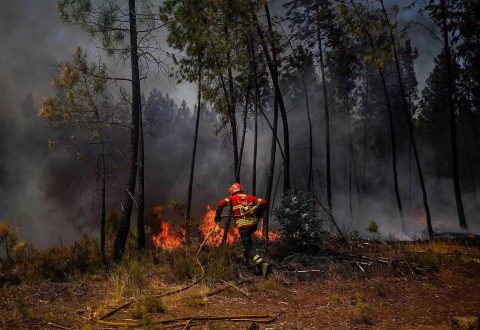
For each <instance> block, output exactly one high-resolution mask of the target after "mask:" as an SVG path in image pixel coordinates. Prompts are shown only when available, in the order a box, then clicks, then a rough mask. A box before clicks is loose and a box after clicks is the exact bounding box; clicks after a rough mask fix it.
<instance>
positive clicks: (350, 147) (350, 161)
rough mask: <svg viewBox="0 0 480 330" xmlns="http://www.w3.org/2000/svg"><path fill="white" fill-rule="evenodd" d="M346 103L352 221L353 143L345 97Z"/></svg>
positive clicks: (350, 121) (349, 194) (349, 195)
mask: <svg viewBox="0 0 480 330" xmlns="http://www.w3.org/2000/svg"><path fill="white" fill-rule="evenodd" d="M345 98H346V99H347V101H346V103H347V104H346V108H347V109H346V110H347V121H348V199H349V206H350V218H351V219H352V220H353V205H352V161H353V159H352V158H353V141H352V120H351V118H350V110H349V108H348V107H349V106H348V95H346V97H345Z"/></svg>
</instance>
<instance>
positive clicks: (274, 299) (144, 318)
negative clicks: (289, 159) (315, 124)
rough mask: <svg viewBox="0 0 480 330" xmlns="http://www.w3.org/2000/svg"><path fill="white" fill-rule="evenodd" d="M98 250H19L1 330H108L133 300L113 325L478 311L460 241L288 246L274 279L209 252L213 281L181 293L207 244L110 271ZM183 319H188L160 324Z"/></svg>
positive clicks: (479, 267) (410, 319)
mask: <svg viewBox="0 0 480 330" xmlns="http://www.w3.org/2000/svg"><path fill="white" fill-rule="evenodd" d="M97 248H98V245H97V244H96V242H95V240H93V239H91V238H89V237H88V236H85V237H82V238H81V239H80V240H79V241H78V242H76V243H74V244H73V245H72V246H69V247H66V246H59V247H55V248H52V249H50V250H48V251H44V252H38V251H34V250H33V248H32V247H29V249H32V250H30V251H29V252H28V254H27V253H25V254H22V255H21V256H22V257H21V258H18V259H15V258H16V256H15V255H14V256H13V257H12V259H13V261H14V262H13V263H9V264H8V265H3V266H2V267H3V268H2V273H3V275H2V276H3V277H4V278H6V279H7V278H9V277H10V278H12V277H13V276H16V278H17V279H18V281H16V282H13V281H9V280H6V281H4V283H3V284H2V289H1V290H0V310H1V312H0V313H1V314H2V315H1V319H0V320H1V321H0V322H1V323H0V327H1V328H12V329H15V328H28V327H33V328H48V327H55V325H58V326H62V327H66V328H82V327H85V328H88V327H90V328H98V327H100V325H99V324H97V323H95V320H98V319H99V318H100V317H101V316H102V315H105V314H106V313H108V312H109V311H112V310H113V309H114V308H116V307H118V306H121V305H122V304H125V302H129V301H136V303H134V304H131V305H129V306H128V307H126V308H124V309H122V310H119V311H118V313H115V315H112V316H111V317H109V318H108V320H109V322H119V324H118V326H125V322H127V323H128V322H130V325H131V326H135V327H140V328H142V327H143V328H148V329H156V328H161V327H164V326H166V325H169V326H173V328H175V326H177V328H179V329H182V328H183V327H185V326H200V325H202V326H209V327H210V328H215V327H217V328H222V329H223V328H232V329H237V328H238V329H243V328H245V327H246V326H247V324H248V322H250V321H251V320H252V319H254V317H250V318H248V317H244V318H240V316H239V315H240V314H242V315H247V314H248V315H267V316H277V315H278V317H276V318H275V319H273V318H272V319H271V320H270V318H268V317H266V318H261V319H259V320H258V321H259V322H263V321H265V320H269V321H270V322H273V323H271V324H269V325H268V327H269V328H272V329H273V328H277V329H284V328H291V329H295V328H299V329H300V328H301V329H316V328H318V326H319V325H322V327H323V328H327V329H329V328H332V329H333V328H338V327H344V328H350V327H360V328H362V327H367V328H368V327H376V328H389V327H399V328H402V327H403V326H407V325H409V327H405V328H422V327H424V326H438V327H439V328H441V327H443V326H447V325H448V324H449V322H450V319H451V318H452V317H454V316H459V315H460V314H462V315H463V314H465V315H467V316H468V315H478V314H480V310H479V308H480V303H478V299H477V298H478V297H476V294H475V292H479V290H480V285H479V282H480V281H479V279H480V251H479V249H478V248H476V247H474V246H466V245H464V244H462V243H459V242H455V241H445V240H444V241H432V242H408V243H406V242H401V243H400V242H397V243H386V242H381V241H378V240H377V241H366V240H358V239H356V240H348V241H345V240H339V239H331V240H329V241H327V242H325V244H324V246H323V247H322V248H321V249H319V250H318V251H310V252H309V253H304V252H302V251H298V250H295V249H294V248H290V247H288V246H286V245H285V244H284V243H282V242H278V243H274V244H272V245H271V246H270V247H269V252H270V259H271V260H272V261H273V262H274V263H275V265H276V269H275V272H274V274H273V275H272V276H271V277H270V278H267V279H262V278H260V277H258V276H255V275H254V274H253V273H252V271H251V270H250V269H248V268H247V267H245V266H243V261H242V257H241V250H240V247H239V246H229V247H224V248H209V249H205V250H204V251H202V252H201V253H200V254H199V260H200V261H201V263H202V265H203V266H204V268H205V278H204V279H203V280H202V281H201V282H199V283H198V284H196V285H194V286H192V287H190V288H188V289H187V290H184V291H180V292H178V293H177V294H172V295H168V293H169V292H172V291H175V290H177V291H178V289H179V288H182V287H184V286H185V285H186V284H188V283H191V282H192V281H194V280H195V279H197V278H198V276H199V274H200V269H199V266H198V264H197V263H196V262H195V258H194V255H195V253H196V250H197V248H198V247H197V246H192V247H187V248H181V249H177V250H173V251H159V250H150V251H148V252H147V254H146V255H144V256H142V257H139V256H137V255H135V253H134V252H133V251H131V252H130V253H128V254H127V257H126V258H125V260H124V262H123V263H122V264H120V265H104V264H102V262H101V258H99V256H98V252H97V251H98V250H97ZM19 255H20V254H19ZM9 274H13V275H9ZM475 299H477V300H476V301H475ZM395 308H402V310H403V311H404V312H402V315H398V313H396V312H395ZM313 312H315V313H316V314H314V315H316V317H315V318H311V317H310V316H308V315H310V314H311V313H313ZM200 315H203V316H205V317H206V316H209V317H210V318H203V319H198V317H199V316H200ZM219 315H220V316H222V317H227V316H228V315H230V316H232V315H234V316H235V315H237V316H236V317H237V318H236V319H234V320H235V322H233V321H232V320H228V319H218V316H219ZM189 317H190V318H189ZM215 317H217V318H215ZM173 319H182V320H179V321H175V322H176V323H174V322H173V321H172V323H169V324H166V323H159V322H160V321H162V320H163V321H165V320H167V321H168V320H173ZM242 320H243V321H242ZM163 321H162V322H163ZM188 322H190V323H189V324H187V323H188ZM52 324H53V325H52ZM105 326H110V327H114V326H115V325H114V324H113V323H112V324H110V325H105ZM434 328H435V327H434Z"/></svg>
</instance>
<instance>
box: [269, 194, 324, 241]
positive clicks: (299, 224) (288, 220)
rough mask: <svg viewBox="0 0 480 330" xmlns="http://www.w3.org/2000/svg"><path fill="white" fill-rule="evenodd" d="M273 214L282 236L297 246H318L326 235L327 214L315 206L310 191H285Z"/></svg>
mask: <svg viewBox="0 0 480 330" xmlns="http://www.w3.org/2000/svg"><path fill="white" fill-rule="evenodd" d="M274 214H275V215H276V217H277V219H278V222H279V224H280V228H281V231H282V238H283V239H284V240H286V241H288V242H290V243H292V244H294V245H297V246H298V247H302V248H305V247H306V248H311V247H318V246H320V245H321V244H322V243H323V242H324V241H325V239H326V238H327V237H328V232H327V230H326V224H327V220H328V215H327V214H326V213H325V212H321V211H319V210H318V209H317V208H316V201H315V198H314V196H313V195H312V194H311V193H308V192H305V191H302V190H289V191H287V192H286V193H285V194H284V195H283V196H282V201H281V204H280V206H279V207H278V208H277V209H275V211H274Z"/></svg>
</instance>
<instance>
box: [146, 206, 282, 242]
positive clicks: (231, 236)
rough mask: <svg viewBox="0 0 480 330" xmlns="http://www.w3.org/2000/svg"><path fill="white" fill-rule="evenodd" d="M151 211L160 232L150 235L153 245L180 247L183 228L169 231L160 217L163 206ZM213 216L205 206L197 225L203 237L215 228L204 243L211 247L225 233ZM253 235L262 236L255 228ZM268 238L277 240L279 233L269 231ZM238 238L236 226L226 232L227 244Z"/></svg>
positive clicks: (211, 210)
mask: <svg viewBox="0 0 480 330" xmlns="http://www.w3.org/2000/svg"><path fill="white" fill-rule="evenodd" d="M153 212H154V214H155V216H156V218H157V220H158V221H160V233H159V234H157V235H154V236H153V237H152V240H153V243H154V244H155V246H157V247H159V248H161V249H167V250H173V249H176V248H179V247H181V246H182V245H183V244H184V243H185V230H184V229H179V230H176V231H172V232H171V229H170V225H169V224H168V223H167V222H166V221H165V220H164V219H162V214H163V208H161V207H155V208H154V211H153ZM214 218H215V210H213V209H212V208H211V207H210V206H207V210H206V212H205V215H204V216H203V221H202V223H201V224H200V226H199V229H200V232H201V233H202V236H203V237H206V236H207V235H208V234H209V233H210V232H211V231H213V230H215V231H214V232H213V233H212V235H211V236H210V238H209V240H208V242H206V243H205V245H207V246H211V247H215V246H220V245H221V244H222V240H223V236H224V234H225V229H223V228H222V227H221V226H217V225H216V224H215V220H214ZM232 226H233V223H232ZM254 236H255V237H256V238H262V232H261V231H260V230H257V231H256V232H255V233H254ZM268 238H269V240H270V241H277V240H279V239H280V233H279V232H269V233H268ZM239 240H240V235H239V234H238V230H237V229H236V228H235V229H234V230H233V231H229V232H228V234H227V244H234V243H236V242H238V241H239Z"/></svg>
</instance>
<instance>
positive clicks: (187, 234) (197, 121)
mask: <svg viewBox="0 0 480 330" xmlns="http://www.w3.org/2000/svg"><path fill="white" fill-rule="evenodd" d="M201 106H202V64H201V56H198V91H197V118H196V119H195V134H194V136H193V150H192V160H191V163H190V178H189V180H188V197H187V208H186V211H185V229H186V232H185V238H186V241H187V242H190V235H191V221H190V215H191V209H192V191H193V178H194V173H195V159H196V155H197V142H198V128H199V126H200V114H201Z"/></svg>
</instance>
